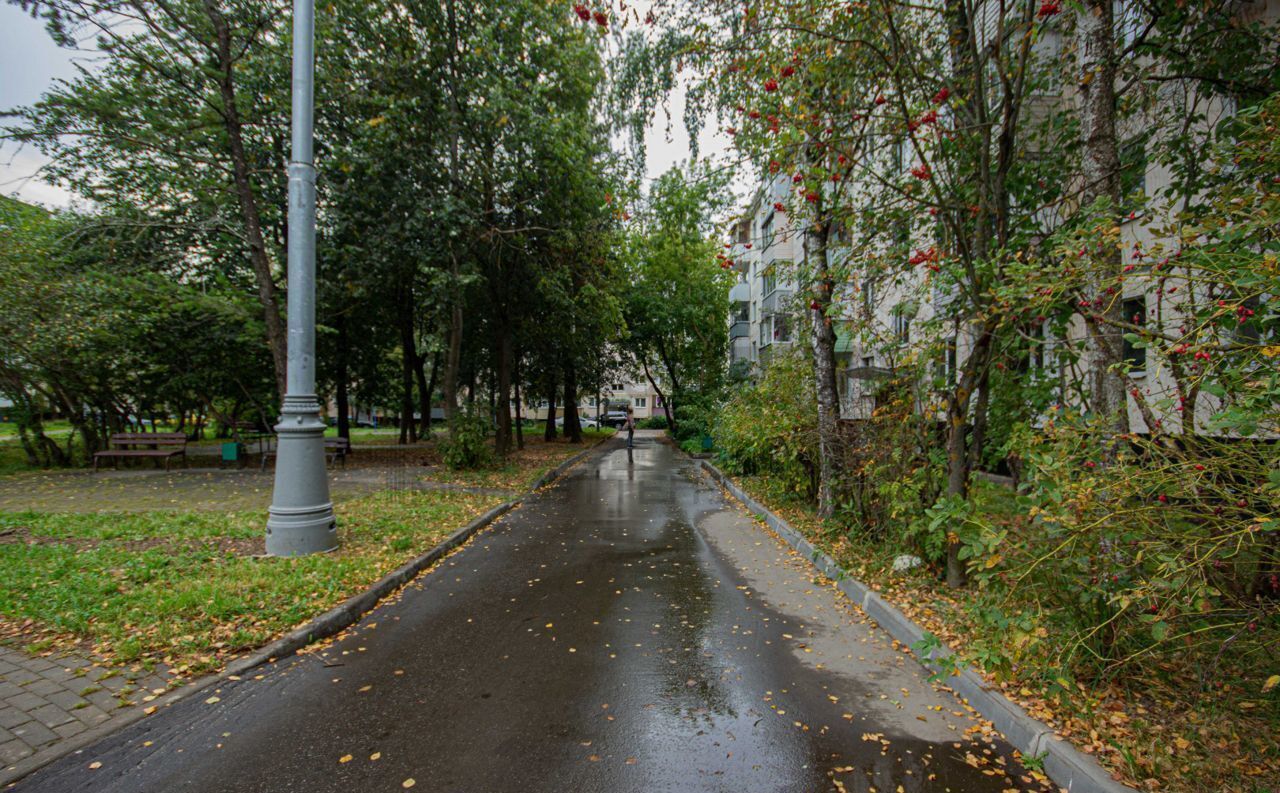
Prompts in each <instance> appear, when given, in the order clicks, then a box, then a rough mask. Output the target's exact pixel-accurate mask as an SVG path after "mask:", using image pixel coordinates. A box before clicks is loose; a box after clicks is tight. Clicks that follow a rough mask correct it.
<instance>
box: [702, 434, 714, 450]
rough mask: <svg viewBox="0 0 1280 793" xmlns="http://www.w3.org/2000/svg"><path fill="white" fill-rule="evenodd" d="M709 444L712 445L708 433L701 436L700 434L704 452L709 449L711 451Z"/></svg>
mask: <svg viewBox="0 0 1280 793" xmlns="http://www.w3.org/2000/svg"><path fill="white" fill-rule="evenodd" d="M711 446H712V443H711V436H710V435H703V436H702V450H703V451H704V452H709V451H711Z"/></svg>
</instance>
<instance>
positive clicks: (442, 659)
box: [17, 435, 1040, 793]
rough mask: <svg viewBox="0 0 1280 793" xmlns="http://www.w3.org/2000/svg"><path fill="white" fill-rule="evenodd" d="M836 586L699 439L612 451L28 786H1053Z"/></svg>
mask: <svg viewBox="0 0 1280 793" xmlns="http://www.w3.org/2000/svg"><path fill="white" fill-rule="evenodd" d="M815 576H817V573H815V572H814V571H813V570H812V569H810V568H808V567H807V566H806V565H804V564H803V563H802V562H800V561H799V560H798V559H796V558H795V556H794V554H790V553H788V552H787V551H786V550H785V549H784V548H783V547H782V546H781V545H780V544H779V541H778V540H777V539H776V538H774V537H772V536H770V535H768V534H766V533H765V532H764V531H763V530H761V529H760V528H758V527H757V526H756V524H755V523H753V522H752V521H751V520H750V519H749V518H748V517H747V516H746V514H745V513H744V512H743V511H742V510H741V509H740V508H739V507H738V506H737V505H736V504H730V503H726V500H725V498H724V497H723V496H722V494H721V493H720V492H719V491H718V490H716V489H714V488H713V487H712V486H711V485H710V484H708V483H707V482H706V481H705V480H703V479H701V478H700V477H698V476H697V474H696V469H695V468H694V466H693V465H692V463H691V462H690V461H689V460H687V458H685V457H683V455H680V454H678V453H677V452H675V451H673V450H672V449H671V448H670V447H669V446H667V445H665V444H664V443H662V442H660V441H659V440H657V439H656V438H654V437H647V436H643V435H642V436H640V437H638V439H637V448H636V450H635V451H634V452H633V453H632V454H630V455H629V454H628V453H627V451H626V450H625V449H624V448H622V447H621V444H620V443H618V442H616V441H615V442H611V443H610V444H608V445H607V446H605V447H604V448H603V449H602V450H599V451H597V452H595V453H593V454H592V455H591V456H590V457H588V458H587V459H586V460H585V461H583V462H582V463H580V464H579V465H578V466H576V467H575V468H574V470H573V471H572V472H571V473H570V474H569V475H568V476H567V477H566V478H564V479H561V480H560V481H559V483H557V484H556V485H555V486H553V487H551V488H548V489H546V490H544V491H542V492H541V493H539V494H538V495H537V496H535V497H533V498H530V499H528V500H527V501H526V502H525V504H524V505H523V506H522V507H521V508H520V509H518V510H516V511H514V512H512V513H510V514H509V515H508V516H506V517H505V518H504V519H503V520H502V521H500V522H499V523H498V524H496V525H495V526H494V527H492V528H490V529H489V530H487V531H485V532H484V533H482V534H481V535H479V536H478V537H477V538H475V539H474V540H473V541H472V542H471V543H470V544H468V545H467V546H466V547H465V548H463V549H462V550H461V551H459V552H458V553H456V554H454V555H452V556H450V557H449V558H447V559H446V560H444V561H443V562H441V563H440V564H439V565H437V566H436V567H435V568H434V569H433V570H432V571H430V572H429V573H427V574H425V575H423V576H422V577H420V578H419V579H417V580H416V581H415V582H413V583H412V584H411V585H410V586H409V587H407V588H406V589H405V590H404V591H403V592H402V594H401V595H400V596H399V597H398V598H395V599H393V600H391V601H389V602H387V603H384V604H383V605H382V606H380V607H379V608H378V609H377V610H375V611H374V612H373V613H371V614H369V615H368V616H367V617H366V618H365V619H364V620H363V621H362V622H361V623H360V624H359V625H358V626H356V627H355V628H353V629H352V630H351V631H349V632H348V633H346V634H344V635H343V636H342V637H339V638H338V639H337V640H336V641H334V642H332V643H329V644H327V645H325V646H322V647H320V648H318V649H316V650H314V651H312V652H310V653H308V654H306V655H303V656H299V657H295V658H292V659H287V660H284V661H281V662H279V663H277V664H273V665H269V666H266V667H262V668H260V669H258V670H256V672H255V674H254V675H252V676H250V677H246V679H243V680H239V681H229V682H227V683H226V684H225V685H223V686H221V687H220V688H218V689H216V690H208V691H206V692H203V693H201V694H200V695H197V696H196V697H194V698H191V699H188V700H186V701H184V702H181V703H179V704H177V705H174V706H172V707H171V708H168V709H167V710H165V711H163V712H161V713H159V714H156V715H155V716H152V717H150V718H148V719H146V720H144V721H142V722H139V723H137V724H135V725H133V726H131V727H129V728H126V729H125V730H124V731H122V732H120V733H118V734H116V735H114V736H112V737H110V738H108V739H106V740H105V741H103V742H101V743H99V744H97V745H96V746H93V747H90V748H89V749H86V750H85V751H83V752H81V753H79V754H76V755H72V756H70V757H68V758H64V759H63V760H62V761H60V762H58V763H56V764H54V765H52V766H50V767H48V768H45V769H44V770H42V771H40V772H38V773H37V774H35V775H33V776H31V777H28V778H27V779H26V780H24V781H22V782H20V783H19V784H18V786H17V789H18V790H22V791H95V792H96V793H108V792H112V793H115V792H117V791H272V793H280V792H282V791H308V792H320V791H402V790H404V789H405V786H406V785H409V783H408V782H407V780H413V783H412V785H411V786H412V787H413V788H414V789H415V790H428V791H468V792H478V791H526V792H527V791H817V790H850V791H855V790H856V791H872V790H874V791H877V792H881V791H883V792H885V793H891V792H893V791H926V790H927V791H956V792H957V793H959V791H997V792H999V791H1007V790H1011V789H1015V790H1038V789H1040V787H1039V786H1038V785H1030V784H1028V782H1029V781H1030V780H1029V779H1028V778H1027V777H1026V776H1024V773H1025V772H1022V771H1020V770H1018V766H1017V764H1016V762H1015V761H1014V760H1013V759H1012V757H1011V755H1010V750H1009V748H1008V746H1007V745H1005V744H1004V742H1003V741H1002V740H1000V739H999V738H998V736H993V735H991V734H990V733H989V732H985V731H984V729H983V727H982V725H981V724H979V723H978V722H975V721H974V720H973V719H972V718H971V716H970V715H969V714H967V713H966V712H965V709H964V708H963V706H962V705H961V704H960V703H959V702H957V701H956V699H955V698H954V697H952V696H951V695H950V694H948V693H946V692H939V691H936V690H935V689H934V688H933V687H932V686H930V684H929V683H927V682H926V680H925V674H924V672H923V671H921V670H920V669H919V667H918V666H916V664H915V662H914V661H912V660H911V659H910V657H908V656H906V655H905V654H904V653H903V652H901V650H900V649H898V648H894V647H893V646H892V645H891V642H890V641H889V639H888V638H887V637H886V636H885V635H884V634H883V633H881V632H880V631H879V630H878V629H876V628H875V627H874V626H873V625H872V624H870V623H868V622H865V621H864V620H863V618H862V617H861V615H860V614H858V613H856V609H851V608H849V607H848V605H847V603H846V602H841V601H840V599H839V596H838V594H837V593H836V592H835V591H834V590H833V588H832V587H830V586H829V583H828V582H824V581H820V580H818V579H817V578H815ZM94 763H101V765H100V766H98V767H96V768H91V767H90V766H91V765H92V764H94Z"/></svg>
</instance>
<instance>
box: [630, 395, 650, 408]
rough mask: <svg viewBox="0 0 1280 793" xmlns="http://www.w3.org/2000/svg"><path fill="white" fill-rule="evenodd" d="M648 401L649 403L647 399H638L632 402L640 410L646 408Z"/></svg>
mask: <svg viewBox="0 0 1280 793" xmlns="http://www.w3.org/2000/svg"><path fill="white" fill-rule="evenodd" d="M646 401H647V398H646V397H636V398H635V399H634V400H632V402H633V403H634V404H635V406H636V407H638V408H642V407H645V404H646Z"/></svg>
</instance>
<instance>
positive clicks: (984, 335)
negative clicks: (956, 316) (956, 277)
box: [946, 327, 993, 588]
mask: <svg viewBox="0 0 1280 793" xmlns="http://www.w3.org/2000/svg"><path fill="white" fill-rule="evenodd" d="M992 343H993V337H992V333H991V330H990V329H989V328H986V327H983V328H981V330H980V331H979V334H978V338H977V339H976V340H975V341H974V344H973V350H972V351H971V352H970V353H969V357H968V358H966V359H965V363H964V366H963V367H962V371H961V373H960V376H959V377H958V378H957V382H956V385H955V386H954V388H953V389H952V391H951V395H950V398H949V399H948V400H947V444H946V450H947V497H948V499H950V500H953V501H962V500H964V499H966V498H968V497H969V474H970V468H969V454H968V447H967V442H968V436H969V403H970V400H971V397H972V395H973V392H974V389H975V388H976V387H977V383H978V380H979V378H980V376H981V373H982V372H983V370H985V369H986V368H987V366H988V365H989V364H990V357H991V345H992ZM966 579H967V575H966V572H965V566H964V562H963V560H961V559H960V538H959V536H958V535H957V534H956V532H955V531H954V530H953V529H952V528H951V527H948V528H947V586H950V587H953V588H958V587H962V586H964V585H965V581H966Z"/></svg>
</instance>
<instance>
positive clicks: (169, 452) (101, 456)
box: [93, 432, 187, 471]
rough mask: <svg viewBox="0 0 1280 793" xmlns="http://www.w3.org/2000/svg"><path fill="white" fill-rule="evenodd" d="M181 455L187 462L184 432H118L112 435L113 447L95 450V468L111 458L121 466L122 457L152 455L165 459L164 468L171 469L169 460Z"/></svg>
mask: <svg viewBox="0 0 1280 793" xmlns="http://www.w3.org/2000/svg"><path fill="white" fill-rule="evenodd" d="M179 455H181V456H182V464H183V465H186V464H187V436H186V433H182V432H117V433H115V434H113V435H112V436H111V448H109V449H107V450H105V451H101V452H95V453H94V455H93V470H95V471H96V470H98V461H99V460H106V459H110V460H113V461H114V463H115V467H116V468H119V467H120V458H122V457H152V458H155V459H156V461H157V462H158V461H159V460H160V459H161V458H163V459H164V470H166V471H168V470H169V460H170V459H172V458H174V457H177V456H179Z"/></svg>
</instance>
